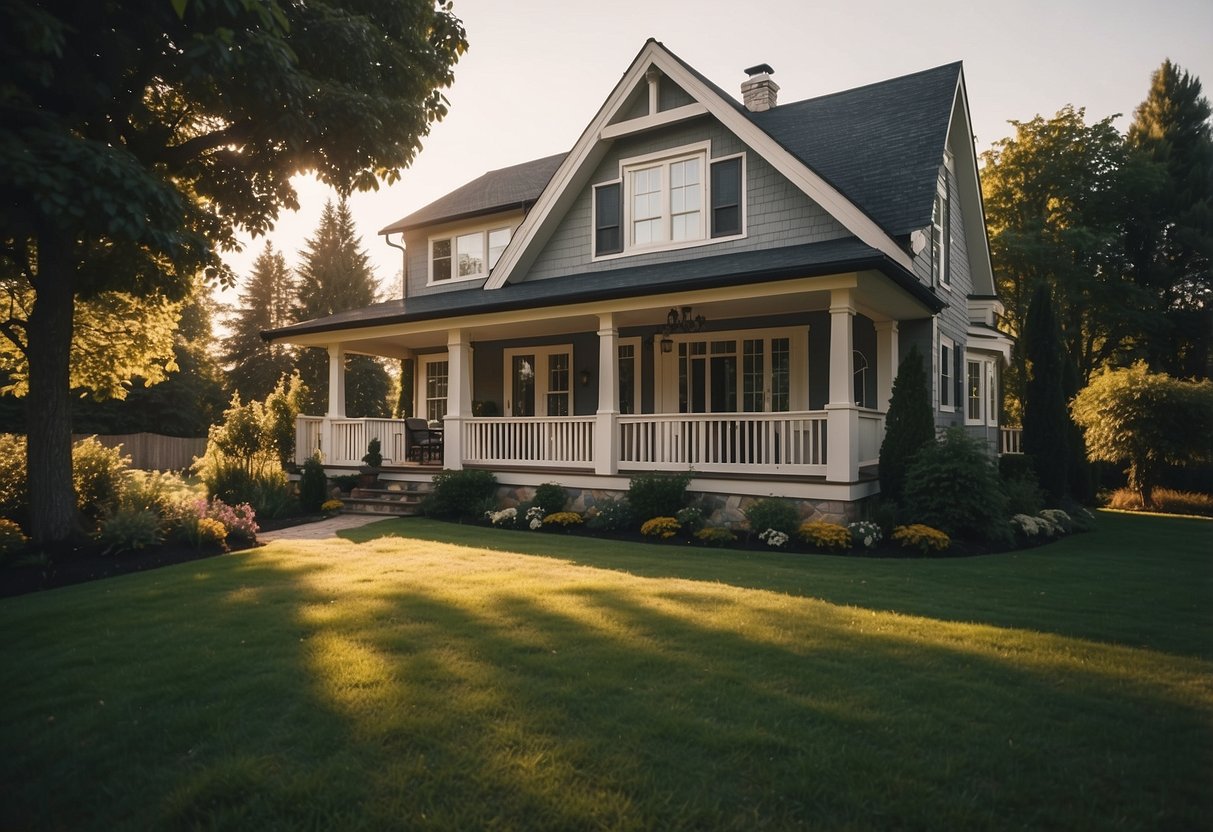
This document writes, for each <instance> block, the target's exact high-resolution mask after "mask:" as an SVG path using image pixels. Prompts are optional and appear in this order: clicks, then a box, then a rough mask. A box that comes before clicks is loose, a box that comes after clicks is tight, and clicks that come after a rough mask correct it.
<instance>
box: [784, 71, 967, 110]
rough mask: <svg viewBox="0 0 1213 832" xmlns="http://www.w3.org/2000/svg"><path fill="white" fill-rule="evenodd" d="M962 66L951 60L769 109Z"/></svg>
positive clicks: (833, 96)
mask: <svg viewBox="0 0 1213 832" xmlns="http://www.w3.org/2000/svg"><path fill="white" fill-rule="evenodd" d="M963 66H964V61H951V62H949V63H946V64H940V65H939V66H933V67H930V68H929V69H920V70H918V71H917V72H907V73H906V74H905V75H894V76H893V77H892V78H884V79H882V80H880V81H870V82H868V83H866V84H860V85H859V86H857V87H847V88H846V89H842V90H835V91H834V92H827V93H823V94H821V95H814V96H812V97H810V98H801V99H798V100H796V101H788V102H786V103H784V104H779V105H777V106H775V107H772V108H771V110H770V111H774V110H781V109H783V108H784V107H794V106H796V105H797V104H808V103H810V102H813V101H824V100H826V99H827V98H835V97H837V96H840V95H848V94H850V93H855V92H860V91H862V90H866V89H870V88H872V87H879V86H883V85H884V84H891V83H893V82H894V81H905V80H908V79H910V78H917V77H919V76H922V75H929V74H931V73H933V72H939V71H940V70H943V69H951V68H952V67H963ZM770 111H768V112H770Z"/></svg>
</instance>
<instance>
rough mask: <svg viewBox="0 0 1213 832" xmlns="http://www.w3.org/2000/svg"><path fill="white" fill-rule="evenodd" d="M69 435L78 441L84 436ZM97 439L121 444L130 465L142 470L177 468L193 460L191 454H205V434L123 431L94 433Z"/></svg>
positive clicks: (109, 445)
mask: <svg viewBox="0 0 1213 832" xmlns="http://www.w3.org/2000/svg"><path fill="white" fill-rule="evenodd" d="M91 435H92V434H78V435H75V436H73V437H72V441H73V442H78V441H79V440H81V439H83V438H84V437H85V436H91ZM97 441H98V442H100V443H101V444H102V445H105V446H106V447H107V448H115V447H117V446H119V445H121V446H122V453H123V454H124V455H126V456H129V457H130V458H131V467H132V468H141V469H143V470H145V471H180V470H182V469H185V468H188V467H190V466H191V465H193V463H194V457H198V456H202V455H203V454H204V453H206V437H205V436H204V437H200V438H195V437H182V436H161V435H160V434H158V433H125V434H119V435H114V436H98V437H97Z"/></svg>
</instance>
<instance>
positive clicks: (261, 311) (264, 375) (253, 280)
mask: <svg viewBox="0 0 1213 832" xmlns="http://www.w3.org/2000/svg"><path fill="white" fill-rule="evenodd" d="M294 301H295V281H294V277H293V276H292V274H291V270H290V269H289V268H288V267H287V265H286V258H285V257H284V256H283V255H282V252H280V251H275V250H274V246H273V244H272V243H270V242H269V241H268V240H267V241H266V243H265V248H264V249H263V250H262V251H261V253H260V254H259V255H257V259H256V260H254V261H253V270H252V273H251V274H249V277H248V281H247V282H246V283H245V284H244V288H243V289H242V290H241V292H240V300H239V305H238V306H237V307H236V309H235V311H234V313H233V314H232V315H231V316H230V317H229V318H228V319H227V325H228V329H229V331H230V334H229V335H228V336H227V337H226V338H224V339H223V356H222V357H223V361H224V363H225V364H228V365H229V366H230V368H231V369H230V370H229V376H230V378H231V383H232V388H233V390H234V391H235V392H237V393H239V394H240V397H241V398H242V399H246V400H252V399H264V398H265V397H266V396H267V395H269V393H270V391H271V390H273V389H274V386H275V385H276V384H277V383H278V380H279V379H280V378H282V376H284V375H290V373H291V370H292V369H293V368H294V355H293V354H292V353H291V351H290V349H289V348H288V347H287V346H286V345H284V344H267V343H266V342H265V340H264V339H262V337H261V333H262V331H264V330H267V329H276V328H278V327H281V326H285V325H287V324H288V323H290V322H291V314H292V305H293V303H294Z"/></svg>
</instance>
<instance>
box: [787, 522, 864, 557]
mask: <svg viewBox="0 0 1213 832" xmlns="http://www.w3.org/2000/svg"><path fill="white" fill-rule="evenodd" d="M796 534H797V535H798V536H799V537H800V539H801V540H803V541H804V542H805V543H807V544H809V545H810V546H813V547H814V548H817V549H821V550H823V551H827V552H842V551H846V550H847V549H850V548H851V532H850V530H849V529H848V528H847V527H846V526H840V525H838V524H837V523H827V522H825V521H824V520H813V521H810V522H808V523H802V524H801V525H800V528H799V529H797V530H796Z"/></svg>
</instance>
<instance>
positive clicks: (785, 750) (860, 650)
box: [0, 513, 1213, 830]
mask: <svg viewBox="0 0 1213 832" xmlns="http://www.w3.org/2000/svg"><path fill="white" fill-rule="evenodd" d="M1098 522H1099V530H1098V531H1097V532H1095V533H1093V534H1086V535H1077V536H1074V537H1071V538H1067V539H1065V540H1063V541H1062V542H1060V543H1057V544H1054V545H1051V546H1047V547H1044V548H1041V549H1036V550H1029V551H1023V552H1016V553H1010V554H1003V555H993V556H987V557H977V558H962V559H943V560H874V559H857V558H847V557H827V556H814V555H787V554H777V553H765V552H762V553H759V552H742V551H718V550H705V549H689V548H681V547H676V546H653V545H642V544H621V543H617V542H611V541H601V540H592V539H587V538H581V537H577V538H570V537H563V536H559V535H548V534H535V533H525V532H503V531H500V530H495V529H487V528H483V527H471V526H458V525H450V524H444V523H437V522H432V521H427V520H400V521H387V522H384V523H379V524H375V525H373V526H370V527H366V528H364V529H359V530H355V531H354V532H350V533H348V534H349V537H350V538H351V540H342V541H332V542H321V543H288V542H278V543H275V544H272V545H270V546H268V547H266V548H263V549H260V550H254V551H250V552H242V553H238V554H235V555H228V556H223V557H220V558H212V559H209V560H205V561H199V562H196V563H190V564H184V565H181V566H177V567H171V568H167V569H162V570H158V571H155V572H150V573H142V574H137V575H132V576H128V577H123V578H118V579H112V580H107V581H99V582H96V583H93V584H88V585H81V586H75V587H68V588H64V589H59V590H54V591H50V592H44V593H37V594H34V595H29V596H24V597H19V598H12V599H6V600H3V601H0V628H2V630H3V632H4V633H5V634H6V638H5V642H4V646H3V647H2V648H0V667H3V669H4V671H3V672H4V678H3V680H0V682H2V683H0V712H2V713H3V724H2V725H3V727H2V729H0V749H2V750H3V754H0V787H2V789H3V792H4V794H5V799H4V800H3V801H0V828H5V829H9V828H18V829H19V828H72V829H83V828H95V829H115V828H129V829H143V828H151V827H171V828H176V827H189V828H193V827H205V828H212V827H214V828H248V829H258V830H260V829H273V828H281V829H299V828H328V829H338V828H339V829H359V828H362V829H383V828H408V829H412V828H435V829H479V828H500V829H528V830H530V829H587V828H602V829H705V828H712V829H729V828H735V829H747V830H748V829H756V828H794V827H804V826H810V827H820V828H881V829H884V828H918V829H965V830H972V829H1002V828H1025V827H1026V828H1033V829H1038V828H1055V829H1074V828H1110V827H1115V828H1126V829H1134V828H1140V829H1155V828H1197V827H1200V826H1202V825H1203V824H1204V823H1205V822H1207V819H1208V818H1209V817H1210V815H1211V814H1213V793H1211V792H1210V790H1209V788H1208V784H1209V783H1210V782H1211V778H1213V750H1211V749H1213V615H1211V614H1210V607H1209V599H1210V598H1211V597H1213V555H1211V554H1210V551H1211V550H1213V547H1211V546H1210V544H1211V543H1213V522H1209V521H1204V520H1185V519H1171V518H1158V517H1135V516H1124V515H1115V514H1108V513H1104V514H1101V515H1100V518H1099V521H1098ZM386 534H395V535H401V536H402V537H383V536H382V535H386Z"/></svg>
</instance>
